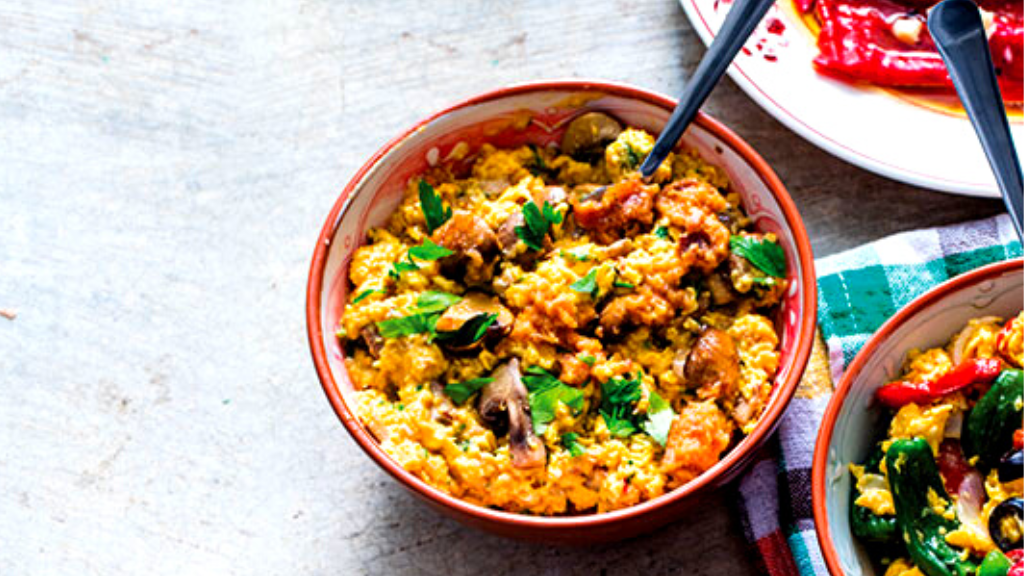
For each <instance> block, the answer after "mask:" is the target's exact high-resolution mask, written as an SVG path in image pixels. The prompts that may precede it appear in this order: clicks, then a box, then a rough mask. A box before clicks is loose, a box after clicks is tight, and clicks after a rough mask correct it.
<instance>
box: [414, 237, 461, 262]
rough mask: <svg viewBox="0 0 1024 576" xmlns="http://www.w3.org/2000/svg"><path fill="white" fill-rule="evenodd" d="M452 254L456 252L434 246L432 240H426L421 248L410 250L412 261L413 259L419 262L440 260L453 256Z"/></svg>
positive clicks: (415, 247)
mask: <svg viewBox="0 0 1024 576" xmlns="http://www.w3.org/2000/svg"><path fill="white" fill-rule="evenodd" d="M452 254H455V252H452V251H451V250H449V249H447V248H445V247H444V246H438V245H437V244H434V243H433V242H432V241H431V240H430V238H427V239H426V240H424V241H423V244H421V245H419V246H413V247H412V248H409V259H410V260H411V259H413V258H415V259H417V260H440V259H441V258H444V257H445V256H451V255H452Z"/></svg>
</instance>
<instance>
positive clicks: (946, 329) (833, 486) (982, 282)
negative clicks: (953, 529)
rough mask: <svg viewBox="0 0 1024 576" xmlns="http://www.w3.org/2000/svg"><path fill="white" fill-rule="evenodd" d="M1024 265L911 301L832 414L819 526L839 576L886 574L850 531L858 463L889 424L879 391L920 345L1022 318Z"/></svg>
mask: <svg viewBox="0 0 1024 576" xmlns="http://www.w3.org/2000/svg"><path fill="white" fill-rule="evenodd" d="M1022 306H1024V260H1019V259H1018V260H1010V261H1006V262H997V263H995V264H990V265H988V266H984V267H982V268H978V269H977V270H972V271H971V272H968V273H966V274H962V275H960V276H957V277H956V278H953V279H951V280H948V281H946V282H944V283H942V284H940V285H938V286H936V287H935V288H932V289H931V290H929V291H928V292H925V293H924V294H922V295H921V296H919V297H918V298H917V299H915V300H914V301H913V302H911V303H910V304H908V305H907V306H906V307H904V308H903V309H902V310H900V311H899V312H897V313H896V315H895V316H893V317H892V318H890V319H889V321H888V322H886V323H885V324H883V325H882V327H881V328H879V329H878V332H875V334H874V335H873V336H872V337H871V339H870V340H868V342H867V344H865V345H864V348H862V349H861V351H860V352H859V353H858V354H857V356H856V357H854V359H853V362H850V366H849V367H848V368H847V369H846V373H845V374H843V377H842V379H841V380H840V381H839V385H838V386H837V387H836V390H835V394H833V396H832V399H831V400H830V401H829V403H828V407H827V408H826V409H825V416H824V418H823V419H822V423H821V428H820V429H819V431H818V440H817V442H816V444H815V447H814V462H813V464H812V470H811V488H812V501H813V504H814V524H815V529H816V530H817V533H818V542H819V543H820V544H821V550H822V553H823V554H824V557H825V564H826V565H827V566H828V569H829V572H830V573H831V574H832V575H833V576H874V575H878V576H880V575H881V573H880V572H876V571H875V570H874V567H873V566H872V565H871V561H870V559H869V558H868V556H867V553H866V552H865V550H864V548H863V546H861V545H860V544H859V543H857V542H856V540H855V538H854V537H853V536H852V534H851V532H850V520H849V518H850V490H851V489H852V483H851V482H850V473H849V472H848V470H849V465H850V463H856V462H863V461H864V458H866V457H867V454H868V452H869V451H870V450H871V446H872V443H873V441H874V438H875V431H877V430H878V428H879V426H881V424H880V422H881V418H882V416H883V414H882V412H883V410H882V408H881V407H879V406H878V405H877V404H876V403H875V402H874V401H873V398H874V395H875V390H877V389H878V388H879V387H880V386H882V385H883V384H885V383H886V382H891V381H893V380H894V379H896V378H897V377H898V376H899V371H900V369H901V366H902V364H903V359H904V358H905V357H906V354H907V352H908V351H909V350H911V349H912V348H920V349H924V348H932V347H935V346H944V345H945V344H946V342H948V341H949V339H950V338H951V337H952V336H953V334H955V333H956V332H958V331H959V330H960V329H961V328H963V327H964V325H965V324H967V321H968V320H970V319H972V318H978V317H981V316H1002V317H1003V318H1009V317H1013V316H1016V315H1017V313H1018V312H1020V310H1021V307H1022Z"/></svg>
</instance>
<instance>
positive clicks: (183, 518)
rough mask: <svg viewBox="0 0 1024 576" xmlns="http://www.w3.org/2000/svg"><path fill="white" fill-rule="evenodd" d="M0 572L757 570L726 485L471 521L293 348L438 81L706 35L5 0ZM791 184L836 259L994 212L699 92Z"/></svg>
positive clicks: (669, 73) (626, 12) (495, 81)
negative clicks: (575, 538)
mask: <svg viewBox="0 0 1024 576" xmlns="http://www.w3.org/2000/svg"><path fill="white" fill-rule="evenodd" d="M0 47H2V50H0V126H2V129H0V158H2V160H0V166H2V169H0V178H2V184H3V185H2V186H0V309H4V310H5V312H7V313H8V314H9V315H12V314H16V316H15V317H14V318H13V319H10V320H8V319H5V318H0V389H2V393H3V402H2V403H0V470H3V472H2V473H0V542H3V545H2V546H0V573H2V574H5V575H15V574H17V575H20V574H132V573H143V572H145V573H150V574H169V575H170V574H174V575H177V574H189V575H203V574H210V575H214V574H217V575H220V574H246V575H251V574H268V575H269V574H290V575H297V574H357V573H358V574H363V573H365V574H451V575H463V574H465V575H471V574H472V575H476V574H488V575H489V576H500V575H504V574H512V573H519V572H523V573H539V574H556V573H558V574H614V575H616V576H628V575H632V574H643V575H645V576H649V575H652V574H662V573H668V572H673V573H678V574H684V573H685V574H716V575H717V574H735V575H743V574H753V573H755V568H754V564H753V563H752V561H751V559H750V558H749V557H748V556H747V551H746V547H745V546H744V544H743V539H742V536H741V533H740V527H739V525H738V522H737V521H736V519H735V514H733V513H731V511H730V506H731V505H732V504H731V501H732V498H730V496H729V494H728V492H723V493H719V494H717V495H713V496H710V497H708V499H707V501H706V503H704V504H703V509H702V510H700V511H699V512H698V513H695V514H693V515H692V516H690V517H689V518H686V519H683V520H680V521H679V522H677V523H675V524H673V525H671V526H669V527H667V528H665V529H663V530H661V531H659V533H657V534H655V535H652V536H649V537H644V538H641V539H637V540H634V541H631V542H625V543H621V544H616V545H610V546H601V547H595V548H556V547H546V546H540V545H532V544H523V543H515V542H510V541H506V540H502V539H499V538H496V537H492V536H489V535H486V534H482V533H478V532H476V531H473V530H470V529H467V528H464V527H462V526H460V525H458V524H456V523H454V522H452V521H449V520H447V519H445V518H442V517H441V516H439V515H438V514H436V513H434V512H433V511H432V510H429V509H427V508H426V507H425V506H424V505H422V504H421V503H419V502H418V501H417V500H415V499H414V498H413V497H412V496H410V495H409V494H408V493H406V492H405V490H404V489H402V488H401V487H400V486H399V485H398V484H396V483H395V482H394V481H392V480H391V479H390V478H389V477H387V476H386V475H385V473H384V472H382V471H381V470H379V469H378V468H377V467H376V466H375V465H374V464H373V463H372V462H370V460H369V459H367V458H365V457H364V456H363V455H362V454H361V452H360V450H359V449H358V448H357V447H356V445H355V444H354V443H353V442H352V441H351V440H350V439H349V438H348V436H347V434H346V433H345V432H344V430H343V429H342V427H341V426H340V424H339V423H338V421H337V419H336V418H335V416H334V414H333V413H332V412H331V410H330V408H329V406H328V404H327V402H326V401H325V399H324V397H323V393H322V392H321V390H320V387H319V383H318V381H317V378H316V375H315V373H314V370H313V367H312V363H311V361H310V358H309V352H308V349H307V345H306V335H305V322H304V288H305V282H306V273H307V267H308V265H309V258H310V255H311V253H312V248H313V243H314V241H315V239H316V235H317V232H318V230H319V228H320V226H321V224H322V221H323V218H324V217H325V215H326V213H327V211H328V210H329V208H330V206H331V204H332V203H333V202H334V200H335V198H336V197H337V194H338V193H339V192H340V190H341V187H342V186H343V184H344V183H345V182H346V180H347V179H348V178H349V177H350V176H351V175H352V174H353V173H354V171H355V170H356V168H357V167H358V166H359V165H360V164H361V163H362V162H363V161H364V160H365V159H366V158H367V157H369V155H370V154H371V153H372V152H373V151H374V150H375V149H377V148H378V147H379V146H380V145H381V144H382V143H384V142H385V141H386V140H387V139H389V138H390V137H391V136H392V135H394V134H396V133H397V132H398V131H400V130H401V129H402V128H404V127H405V126H408V125H409V124H411V123H412V122H414V121H415V120H417V119H419V118H421V117H423V116H424V115H426V114H427V113H428V112H430V111H433V110H435V109H438V108H440V107H442V106H443V105H445V104H446V103H449V102H452V101H454V100H457V99H460V98H463V97H466V96H469V95H472V94H474V93H477V92H480V91H483V90H485V89H490V88H494V87H497V86H501V85H504V84H508V83H512V82H519V81H526V80H535V79H541V78H551V77H566V76H577V77H601V78H608V79H612V80H618V81H625V82H632V83H635V84H638V85H641V86H644V87H647V88H651V89H654V90H658V91H661V92H665V93H668V94H676V93H678V92H679V91H680V88H681V86H682V83H683V79H684V78H685V77H686V76H687V75H688V74H689V73H691V72H692V71H693V69H694V68H695V66H696V63H697V61H698V59H699V58H700V56H701V54H702V53H703V46H702V45H701V44H700V42H699V40H698V38H697V37H696V35H695V34H694V33H693V32H692V30H691V28H690V26H689V24H688V23H687V21H686V19H685V17H684V16H683V13H682V11H681V9H680V8H679V6H678V5H677V4H676V3H674V2H672V1H671V0H660V1H654V0H652V1H647V2H642V3H638V2H622V1H617V2H604V3H596V2H580V1H572V2H550V1H533V0H521V1H520V0H514V1H511V2H473V3H466V2H426V1H424V2H413V1H407V0H394V1H391V2H329V1H326V0H266V1H264V2H250V3H244V5H243V3H240V2H239V3H226V2H220V1H214V0H185V1H181V2H159V1H153V0H150V1H149V2H115V1H112V0H88V1H86V2H81V1H72V0H49V1H47V2H6V3H3V4H2V5H0ZM705 109H706V110H707V111H709V112H710V113H711V114H713V115H715V116H717V117H718V118H720V119H721V120H723V121H725V122H726V124H728V125H729V126H731V127H732V128H733V129H734V130H736V132H738V133H739V134H740V135H741V136H743V137H744V138H746V139H747V140H748V141H749V142H750V143H751V144H752V145H753V146H754V147H755V148H756V149H757V150H758V151H759V152H760V153H761V154H762V155H763V156H764V157H765V158H766V159H767V160H768V161H769V163H771V164H772V165H773V166H774V167H775V169H776V171H777V172H778V173H779V175H780V177H781V178H782V180H783V181H784V182H785V183H786V184H787V186H788V187H789V189H790V191H791V192H792V194H793V196H794V197H795V199H796V201H797V204H798V205H799V207H800V209H801V211H802V213H803V215H804V218H805V221H806V223H807V226H808V229H809V232H810V235H811V238H812V240H813V244H814V249H815V251H816V253H817V255H819V256H822V255H826V254H829V253H832V252H836V251H838V250H842V249H845V248H849V247H852V246H855V245H857V244H860V243H862V242H865V241H868V240H871V239H874V238H878V237H881V236H883V235H886V234H889V233H893V232H896V231H900V230H905V229H910V228H916V227H921V226H927V225H935V224H942V223H951V222H957V221H962V220H966V219H969V218H976V217H982V216H987V215H991V214H994V213H996V212H998V211H1000V209H1001V208H1000V205H999V203H998V202H995V201H988V200H975V199H967V198H962V197H956V196H948V195H942V194H938V193H934V192H928V191H924V190H920V189H915V188H912V187H909V186H905V185H902V184H898V183H895V182H892V181H889V180H886V179H883V178H880V177H877V176H874V175H873V174H870V173H867V172H864V171H862V170H859V169H857V168H854V167H852V166H849V165H847V164H844V163H843V162H840V161H839V160H837V159H835V158H833V157H831V156H829V155H828V154H826V153H825V152H822V151H820V150H818V149H817V148H815V147H814V146H812V145H810V144H808V143H806V142H804V141H803V140H801V139H800V138H798V137H797V136H795V135H794V134H792V133H791V132H789V131H787V130H786V129H785V128H783V127H782V126H781V125H780V124H778V123H777V122H776V121H775V120H773V119H772V118H771V117H769V116H768V115H767V114H766V113H764V112H763V111H762V110H761V109H760V108H758V107H757V106H756V105H755V104H754V103H753V102H752V101H750V100H749V99H748V98H747V97H746V96H745V95H743V94H742V93H741V92H740V91H739V90H738V89H737V88H736V87H735V85H734V84H732V83H731V81H728V80H726V81H725V82H724V83H723V84H722V85H721V86H719V87H718V88H717V89H716V91H715V92H714V94H713V95H712V97H711V99H710V101H709V102H708V103H707V105H706V108H705Z"/></svg>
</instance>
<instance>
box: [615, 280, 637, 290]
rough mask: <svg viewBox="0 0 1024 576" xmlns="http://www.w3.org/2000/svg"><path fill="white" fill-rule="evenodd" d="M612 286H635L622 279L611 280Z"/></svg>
mask: <svg viewBox="0 0 1024 576" xmlns="http://www.w3.org/2000/svg"><path fill="white" fill-rule="evenodd" d="M612 286H615V287H616V288H636V286H633V285H632V284H630V283H629V282H623V281H622V280H616V281H615V282H612Z"/></svg>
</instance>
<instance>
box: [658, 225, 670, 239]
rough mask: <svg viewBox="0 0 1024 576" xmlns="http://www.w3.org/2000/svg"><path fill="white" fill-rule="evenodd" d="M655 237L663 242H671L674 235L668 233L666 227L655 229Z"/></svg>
mask: <svg viewBox="0 0 1024 576" xmlns="http://www.w3.org/2000/svg"><path fill="white" fill-rule="evenodd" d="M654 235H655V236H657V237H658V238H661V239H662V240H671V239H672V235H671V234H669V233H668V228H666V227H665V226H658V227H657V228H655V229H654Z"/></svg>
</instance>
